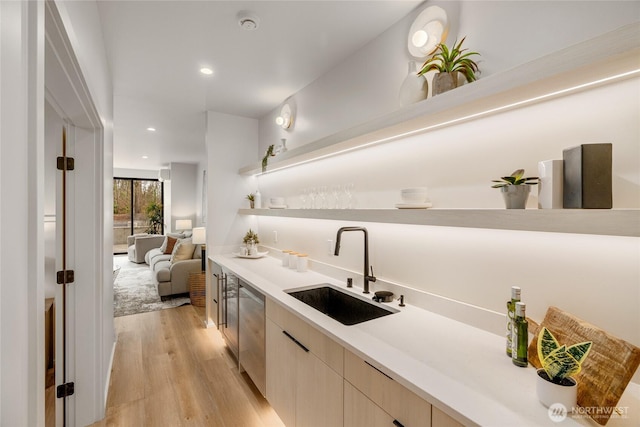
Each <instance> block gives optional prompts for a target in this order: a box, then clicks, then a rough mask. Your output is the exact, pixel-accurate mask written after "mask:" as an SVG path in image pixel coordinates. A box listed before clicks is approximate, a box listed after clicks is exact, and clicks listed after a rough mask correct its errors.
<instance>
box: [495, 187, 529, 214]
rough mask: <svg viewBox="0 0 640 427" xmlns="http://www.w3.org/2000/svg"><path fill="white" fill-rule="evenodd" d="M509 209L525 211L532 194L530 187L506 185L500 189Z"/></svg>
mask: <svg viewBox="0 0 640 427" xmlns="http://www.w3.org/2000/svg"><path fill="white" fill-rule="evenodd" d="M500 191H501V192H502V198H503V199H504V204H505V207H506V208H507V209H524V208H525V207H526V206H527V199H528V198H529V193H530V192H531V186H529V185H506V186H504V187H501V188H500Z"/></svg>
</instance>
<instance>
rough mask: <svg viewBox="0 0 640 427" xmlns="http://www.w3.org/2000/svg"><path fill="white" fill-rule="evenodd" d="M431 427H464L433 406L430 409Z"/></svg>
mask: <svg viewBox="0 0 640 427" xmlns="http://www.w3.org/2000/svg"><path fill="white" fill-rule="evenodd" d="M431 427H464V424H461V423H459V422H457V421H456V420H454V419H453V418H451V417H450V416H449V415H447V414H445V413H444V412H442V411H441V410H440V409H438V408H436V407H435V406H434V407H432V408H431Z"/></svg>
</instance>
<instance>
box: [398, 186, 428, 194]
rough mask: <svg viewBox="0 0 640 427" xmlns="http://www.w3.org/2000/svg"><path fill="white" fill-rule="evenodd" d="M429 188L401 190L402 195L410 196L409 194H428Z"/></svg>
mask: <svg viewBox="0 0 640 427" xmlns="http://www.w3.org/2000/svg"><path fill="white" fill-rule="evenodd" d="M427 192H428V190H427V187H411V188H403V189H402V190H400V193H401V194H408V193H425V194H426V193H427Z"/></svg>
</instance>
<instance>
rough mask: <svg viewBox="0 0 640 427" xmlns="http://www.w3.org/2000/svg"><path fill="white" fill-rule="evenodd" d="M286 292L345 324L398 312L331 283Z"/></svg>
mask: <svg viewBox="0 0 640 427" xmlns="http://www.w3.org/2000/svg"><path fill="white" fill-rule="evenodd" d="M285 292H286V293H288V294H289V295H291V296H292V297H294V298H296V299H298V300H300V301H302V302H303V303H305V304H307V305H308V306H311V307H313V308H315V309H316V310H318V311H320V312H322V313H324V314H326V315H327V316H329V317H331V318H332V319H335V320H337V321H338V322H340V323H342V324H343V325H355V324H357V323H362V322H366V321H367V320H373V319H377V318H379V317H383V316H388V315H389V314H393V313H397V312H398V310H395V309H393V308H387V307H383V306H382V305H381V304H380V303H376V302H373V301H368V300H367V299H365V298H363V297H358V296H355V295H350V294H348V293H346V292H343V291H341V290H340V289H339V288H338V287H336V286H334V285H330V284H329V283H323V284H320V285H315V286H313V287H306V288H298V289H289V290H286V291H285Z"/></svg>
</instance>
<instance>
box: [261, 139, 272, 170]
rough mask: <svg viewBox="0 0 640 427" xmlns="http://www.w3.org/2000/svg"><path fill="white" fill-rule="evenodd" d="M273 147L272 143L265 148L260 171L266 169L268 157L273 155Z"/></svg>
mask: <svg viewBox="0 0 640 427" xmlns="http://www.w3.org/2000/svg"><path fill="white" fill-rule="evenodd" d="M273 148H274V147H273V144H271V145H270V146H269V148H267V151H266V152H265V153H264V157H263V158H262V172H266V171H267V163H269V157H271V156H275V153H274V152H273Z"/></svg>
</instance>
